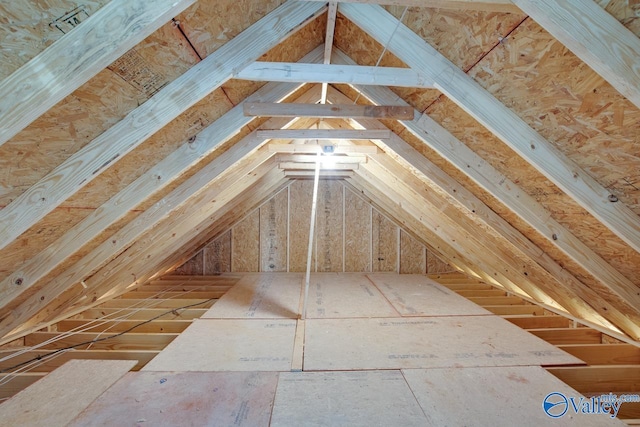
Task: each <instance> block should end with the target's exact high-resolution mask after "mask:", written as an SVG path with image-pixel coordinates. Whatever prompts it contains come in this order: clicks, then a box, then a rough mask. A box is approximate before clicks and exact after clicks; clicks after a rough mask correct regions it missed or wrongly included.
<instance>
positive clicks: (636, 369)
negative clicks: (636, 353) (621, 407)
mask: <svg viewBox="0 0 640 427" xmlns="http://www.w3.org/2000/svg"><path fill="white" fill-rule="evenodd" d="M547 371H549V372H550V373H551V374H553V375H555V376H556V377H558V378H559V379H560V380H561V381H564V382H565V383H567V384H568V385H570V386H571V387H573V388H574V389H576V390H577V391H578V392H580V393H617V394H620V393H629V392H631V393H634V394H635V393H637V390H639V389H640V366H626V365H622V366H618V365H609V366H573V367H564V366H563V367H553V368H547Z"/></svg>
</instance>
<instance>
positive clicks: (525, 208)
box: [334, 51, 640, 338]
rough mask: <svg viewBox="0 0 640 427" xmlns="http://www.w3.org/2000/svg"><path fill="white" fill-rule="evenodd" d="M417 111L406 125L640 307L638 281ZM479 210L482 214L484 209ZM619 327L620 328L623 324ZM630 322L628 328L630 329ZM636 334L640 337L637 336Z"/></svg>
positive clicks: (370, 92) (370, 95)
mask: <svg viewBox="0 0 640 427" xmlns="http://www.w3.org/2000/svg"><path fill="white" fill-rule="evenodd" d="M334 62H338V63H353V61H352V60H351V59H350V58H349V57H347V56H346V55H344V54H343V53H341V52H339V51H334ZM356 89H357V90H358V91H359V92H360V93H362V95H363V96H364V97H365V98H367V99H369V100H370V101H371V102H373V103H376V104H386V103H388V102H390V101H391V100H394V101H393V102H396V103H397V102H398V99H397V98H398V97H397V95H396V94H394V93H393V92H391V90H389V89H386V88H374V87H368V86H358V87H357V88H356ZM414 114H415V118H414V120H412V121H402V122H401V123H402V125H403V126H405V128H406V129H407V130H409V131H410V132H411V133H412V134H413V135H415V136H416V137H417V138H418V139H420V140H421V141H422V142H424V143H425V144H426V145H428V146H429V147H430V148H431V149H433V150H435V151H436V152H437V153H438V154H439V155H441V156H442V157H443V158H444V159H446V160H447V161H449V162H450V163H451V164H452V165H453V166H455V167H456V168H457V169H458V170H460V171H461V172H462V173H464V174H465V175H467V176H468V177H469V178H470V179H471V180H472V181H474V182H475V183H476V184H478V185H479V186H480V187H482V188H483V189H484V190H486V191H487V192H489V194H491V195H492V196H493V197H495V198H496V199H497V200H499V201H500V202H501V203H502V204H503V205H504V206H506V207H507V208H508V209H510V210H511V211H512V212H514V213H515V214H517V215H518V216H519V217H520V218H522V219H523V220H524V221H525V222H526V223H527V224H529V225H530V226H531V227H533V229H534V230H536V231H537V232H539V233H540V234H541V235H542V236H543V237H545V238H546V239H547V240H548V241H549V242H550V243H552V244H554V245H555V246H556V247H558V248H559V249H560V250H561V251H562V252H563V253H564V254H565V255H567V256H568V257H570V258H571V259H572V260H573V261H575V262H576V263H577V264H578V265H580V266H581V267H582V268H584V269H585V270H586V271H587V272H588V273H589V274H591V275H592V276H593V277H594V278H595V279H596V280H597V281H598V283H599V284H600V286H601V287H602V289H603V290H604V291H598V292H601V293H602V295H603V297H605V298H607V296H608V295H609V294H610V292H613V294H614V295H616V296H618V298H620V299H622V300H624V301H626V302H627V303H628V304H630V305H632V306H633V307H635V308H636V309H637V308H638V307H640V297H639V296H638V295H637V292H635V291H634V290H635V288H636V287H635V285H634V284H633V283H632V282H631V281H630V280H629V279H628V278H626V277H625V276H624V275H623V274H621V273H620V272H619V271H617V270H616V269H615V268H613V267H612V266H611V265H609V264H608V263H607V262H606V261H605V260H604V259H603V258H602V257H601V256H599V255H598V254H596V253H595V252H594V251H593V250H591V249H590V248H589V247H588V246H587V245H585V244H584V243H583V242H582V241H581V240H580V239H578V238H577V237H576V236H575V235H573V234H572V233H571V232H570V231H569V230H568V229H567V228H565V227H564V226H563V225H562V224H560V223H559V222H558V221H556V220H555V219H554V218H553V217H552V216H551V213H550V212H549V211H547V209H546V208H545V207H544V206H542V205H541V204H540V203H538V202H537V201H536V200H535V199H534V198H533V197H531V196H529V195H528V194H527V193H526V192H525V191H523V190H522V189H521V188H520V187H519V186H518V185H517V184H516V183H514V182H513V181H511V180H509V179H508V178H507V177H506V176H504V175H503V174H501V173H500V172H498V171H497V170H496V169H495V168H494V167H493V166H491V164H490V163H489V162H487V161H485V160H484V159H482V158H481V157H480V156H478V155H477V154H476V153H475V152H473V151H472V150H471V149H470V148H469V147H468V146H467V145H465V144H464V143H463V142H461V141H460V140H458V139H457V138H456V137H455V136H453V135H452V134H451V133H449V132H448V131H447V130H446V129H445V128H443V127H442V126H440V125H439V124H438V123H436V122H435V121H434V120H433V119H431V118H430V117H429V116H427V115H422V114H421V113H420V112H418V111H415V112H414ZM480 213H481V214H482V212H480ZM524 243H526V241H525V242H524ZM542 257H543V258H548V255H545V254H543V255H542ZM566 273H567V272H566V271H565V272H560V273H559V274H561V275H566ZM621 320H622V321H623V322H624V323H628V325H629V327H631V330H633V329H635V328H633V327H632V325H633V323H632V322H628V320H627V321H625V320H624V318H623V319H621ZM614 323H615V322H614ZM618 326H619V327H620V325H618ZM629 327H627V328H623V329H625V330H626V331H627V332H629V331H630V329H629ZM632 336H633V337H634V338H638V337H637V336H635V335H632Z"/></svg>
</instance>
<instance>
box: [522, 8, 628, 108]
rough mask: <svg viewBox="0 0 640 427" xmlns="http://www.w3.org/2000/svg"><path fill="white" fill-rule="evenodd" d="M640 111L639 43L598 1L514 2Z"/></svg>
mask: <svg viewBox="0 0 640 427" xmlns="http://www.w3.org/2000/svg"><path fill="white" fill-rule="evenodd" d="M513 3H515V5H516V6H518V7H519V8H520V9H522V11H523V12H524V13H526V14H527V15H529V16H530V17H531V18H532V19H534V20H535V21H536V22H537V23H538V24H540V25H541V26H542V27H543V28H544V29H545V30H547V31H548V32H549V33H551V35H552V36H553V37H555V38H556V39H558V41H560V43H562V44H563V45H565V46H566V47H568V48H569V49H570V50H571V51H572V52H573V53H574V54H575V55H576V56H577V57H578V58H580V59H582V60H583V61H584V62H585V63H586V64H587V65H589V66H590V67H591V68H593V70H594V71H596V72H597V73H598V74H600V75H601V76H602V77H603V78H604V79H605V80H606V81H608V82H609V83H610V84H611V85H612V86H613V87H615V88H616V89H617V90H618V92H620V93H621V94H622V95H623V96H625V97H626V98H627V99H628V100H629V101H631V102H633V103H634V104H635V105H636V107H639V108H640V66H639V65H638V61H637V59H638V57H640V40H638V37H637V36H636V35H635V34H634V33H633V32H631V31H630V30H629V29H627V28H626V27H625V26H624V25H622V24H621V23H620V22H618V20H617V19H616V18H614V17H613V16H612V15H610V14H609V13H607V12H606V11H605V10H604V9H603V8H602V7H601V6H600V5H598V4H597V3H596V2H582V1H579V0H569V1H563V2H560V3H558V2H555V1H549V0H543V1H537V0H536V1H532V0H513Z"/></svg>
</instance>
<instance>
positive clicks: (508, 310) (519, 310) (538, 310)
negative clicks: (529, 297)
mask: <svg viewBox="0 0 640 427" xmlns="http://www.w3.org/2000/svg"><path fill="white" fill-rule="evenodd" d="M484 308H485V309H487V310H488V311H490V312H491V313H493V314H498V315H505V314H534V315H538V316H542V315H543V314H544V308H542V307H538V306H537V305H485V306H484Z"/></svg>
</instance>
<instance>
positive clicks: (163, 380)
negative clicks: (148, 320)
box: [69, 372, 278, 427]
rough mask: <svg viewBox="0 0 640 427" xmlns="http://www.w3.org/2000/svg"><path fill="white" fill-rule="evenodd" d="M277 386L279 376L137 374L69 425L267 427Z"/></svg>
mask: <svg viewBox="0 0 640 427" xmlns="http://www.w3.org/2000/svg"><path fill="white" fill-rule="evenodd" d="M277 383H278V374H277V373H276V372H197V373H196V372H132V373H129V374H127V375H125V376H124V377H123V378H122V379H121V380H120V381H118V382H117V383H116V384H114V386H113V387H111V388H110V389H109V390H108V391H107V392H105V393H104V394H103V395H102V396H100V398H98V399H97V400H96V401H95V402H94V403H93V404H91V405H90V406H89V407H88V408H87V409H86V410H85V411H84V412H82V413H81V414H80V415H79V416H77V417H76V418H75V419H74V420H73V422H72V423H71V424H69V425H70V426H86V425H92V426H113V425H120V426H127V425H149V426H159V425H173V426H178V425H192V426H204V425H225V426H231V425H233V426H247V427H254V426H266V425H268V424H269V416H270V414H271V407H272V404H273V398H274V394H275V391H276V385H277ZM114 408H117V409H116V410H114Z"/></svg>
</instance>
